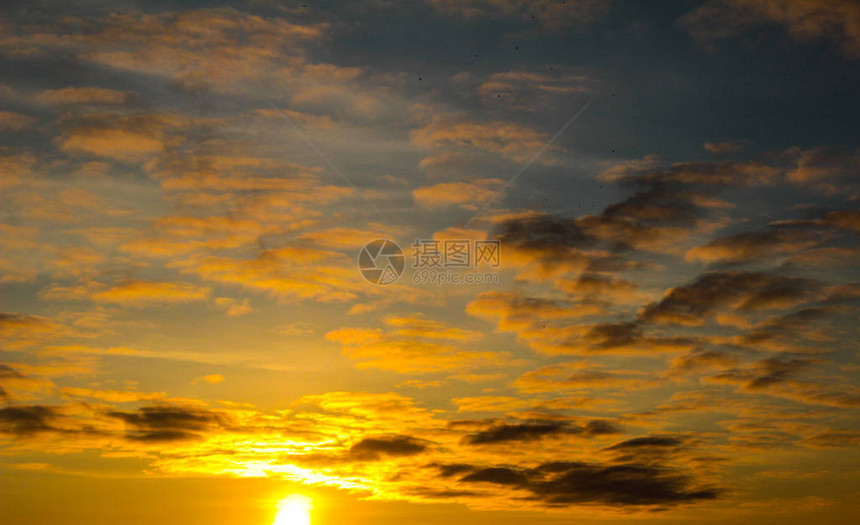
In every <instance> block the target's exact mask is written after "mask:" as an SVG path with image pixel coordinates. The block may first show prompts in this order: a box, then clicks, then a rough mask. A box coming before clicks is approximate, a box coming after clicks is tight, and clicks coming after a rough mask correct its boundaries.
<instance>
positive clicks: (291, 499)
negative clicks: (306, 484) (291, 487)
mask: <svg viewBox="0 0 860 525" xmlns="http://www.w3.org/2000/svg"><path fill="white" fill-rule="evenodd" d="M312 507H313V505H312V504H311V499H310V498H309V497H307V496H302V495H300V494H293V495H291V496H287V497H286V498H284V499H282V500H281V502H280V503H278V513H277V514H275V521H274V522H272V525H311V508H312Z"/></svg>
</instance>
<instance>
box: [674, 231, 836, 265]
mask: <svg viewBox="0 0 860 525" xmlns="http://www.w3.org/2000/svg"><path fill="white" fill-rule="evenodd" d="M821 240H822V239H821V236H820V235H815V234H814V233H813V232H811V231H805V230H803V229H792V228H779V227H772V228H770V229H769V230H768V231H766V232H742V233H738V234H735V235H730V236H727V237H721V238H719V239H716V240H713V241H711V242H709V243H708V244H706V245H703V246H697V247H695V248H692V249H690V250H688V251H687V253H686V254H685V257H684V258H685V259H686V260H687V261H702V262H705V263H721V264H737V263H742V262H750V261H756V260H760V259H766V258H775V257H779V256H785V255H790V254H797V253H799V252H802V251H803V250H806V249H807V248H811V247H813V246H815V245H817V244H819V243H820V242H821Z"/></svg>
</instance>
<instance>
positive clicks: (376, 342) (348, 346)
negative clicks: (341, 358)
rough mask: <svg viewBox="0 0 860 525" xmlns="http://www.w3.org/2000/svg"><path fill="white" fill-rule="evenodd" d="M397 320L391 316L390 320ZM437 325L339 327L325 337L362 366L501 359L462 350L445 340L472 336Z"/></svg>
mask: <svg viewBox="0 0 860 525" xmlns="http://www.w3.org/2000/svg"><path fill="white" fill-rule="evenodd" d="M398 322H399V321H398V320H397V319H395V321H394V324H395V325H396V324H397V323H398ZM439 326H440V327H441V328H442V330H441V331H437V330H433V329H427V328H426V326H425V327H420V326H418V327H415V328H407V329H405V330H395V331H391V332H388V333H385V332H382V331H381V330H378V329H370V328H340V329H338V330H333V331H331V332H329V333H327V334H326V336H325V337H326V339H328V340H330V341H335V342H337V343H339V344H340V345H341V347H342V352H343V354H344V355H346V356H348V357H350V358H351V359H355V360H358V361H359V363H358V364H357V365H356V367H357V368H362V369H364V368H376V369H381V370H390V371H394V372H399V373H404V374H406V373H430V372H439V371H443V370H454V369H462V368H479V367H486V366H491V365H498V364H499V363H501V362H503V361H504V360H505V355H504V354H502V353H494V352H486V351H473V350H464V349H460V348H458V347H455V346H453V345H451V344H448V343H447V342H445V341H446V340H453V341H456V342H462V339H463V336H464V334H465V335H467V336H468V337H470V338H474V337H473V334H472V335H469V332H466V331H461V330H450V329H448V328H447V327H444V325H441V324H440V325H439ZM440 336H441V337H440Z"/></svg>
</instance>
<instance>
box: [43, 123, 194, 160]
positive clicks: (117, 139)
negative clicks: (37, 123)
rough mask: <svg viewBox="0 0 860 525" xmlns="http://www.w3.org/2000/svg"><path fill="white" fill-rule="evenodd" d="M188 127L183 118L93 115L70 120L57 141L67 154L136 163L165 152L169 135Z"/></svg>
mask: <svg viewBox="0 0 860 525" xmlns="http://www.w3.org/2000/svg"><path fill="white" fill-rule="evenodd" d="M184 124H185V123H184V122H183V119H181V118H178V117H174V116H168V115H156V114H152V115H136V116H130V117H117V116H114V115H111V116H107V115H89V116H87V117H84V118H78V119H71V118H67V119H66V120H65V123H64V128H65V129H64V131H63V132H62V133H61V134H60V136H59V137H57V141H58V143H59V146H60V148H61V149H62V150H63V151H65V152H67V153H73V154H90V155H95V156H98V157H107V158H111V159H116V160H120V161H124V162H135V161H142V160H145V159H147V158H152V157H153V156H155V155H156V154H159V153H162V152H163V151H164V148H165V145H166V142H167V141H168V134H169V133H170V132H175V131H176V130H177V129H181V127H182V126H183V125H184Z"/></svg>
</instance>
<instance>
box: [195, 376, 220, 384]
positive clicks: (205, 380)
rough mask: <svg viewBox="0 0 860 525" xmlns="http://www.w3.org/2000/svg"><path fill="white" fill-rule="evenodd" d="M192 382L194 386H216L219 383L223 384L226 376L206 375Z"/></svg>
mask: <svg viewBox="0 0 860 525" xmlns="http://www.w3.org/2000/svg"><path fill="white" fill-rule="evenodd" d="M192 382H193V383H194V384H198V383H209V384H210V385H215V384H218V383H223V382H224V376H222V375H221V374H206V375H205V376H200V377H195V378H194V381H192Z"/></svg>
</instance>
